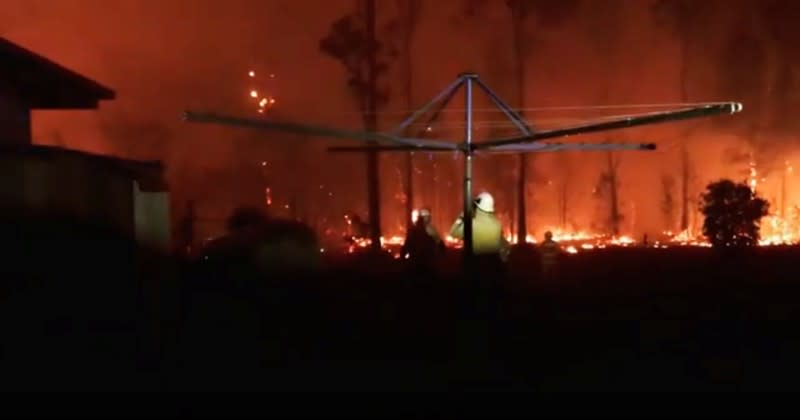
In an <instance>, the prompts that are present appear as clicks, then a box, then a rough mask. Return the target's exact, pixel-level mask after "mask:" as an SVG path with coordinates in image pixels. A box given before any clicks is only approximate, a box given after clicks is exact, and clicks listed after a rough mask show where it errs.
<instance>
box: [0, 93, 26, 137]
mask: <svg viewBox="0 0 800 420" xmlns="http://www.w3.org/2000/svg"><path fill="white" fill-rule="evenodd" d="M0 144H31V112H30V110H29V109H28V108H27V107H25V106H23V105H22V104H21V103H20V102H19V101H17V100H16V99H15V98H14V97H12V96H11V95H8V94H5V93H3V92H2V91H0Z"/></svg>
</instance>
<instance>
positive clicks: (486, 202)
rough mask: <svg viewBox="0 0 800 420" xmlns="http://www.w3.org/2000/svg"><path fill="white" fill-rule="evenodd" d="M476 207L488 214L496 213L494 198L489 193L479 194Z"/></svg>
mask: <svg viewBox="0 0 800 420" xmlns="http://www.w3.org/2000/svg"><path fill="white" fill-rule="evenodd" d="M475 205H476V206H477V207H478V208H479V209H480V210H482V211H485V212H486V213H494V198H493V197H492V195H491V194H489V193H488V192H482V193H480V194H478V198H476V199H475Z"/></svg>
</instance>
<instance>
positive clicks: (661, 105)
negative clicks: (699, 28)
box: [317, 102, 721, 115]
mask: <svg viewBox="0 0 800 420" xmlns="http://www.w3.org/2000/svg"><path fill="white" fill-rule="evenodd" d="M719 103H721V102H672V103H644V104H614V105H570V106H549V107H525V108H511V109H512V110H513V111H516V112H520V111H584V110H606V109H636V108H684V107H700V106H707V105H715V104H719ZM416 111H417V109H396V110H386V111H376V112H374V114H377V115H402V114H411V113H413V112H416ZM472 111H473V112H491V113H503V110H501V109H499V108H496V107H492V108H473V109H472ZM439 112H441V113H464V109H463V108H460V107H456V108H455V109H452V108H445V109H442V110H441V111H439ZM317 114H319V115H364V114H373V113H369V112H359V111H351V112H317Z"/></svg>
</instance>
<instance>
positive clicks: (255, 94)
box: [247, 70, 276, 114]
mask: <svg viewBox="0 0 800 420" xmlns="http://www.w3.org/2000/svg"><path fill="white" fill-rule="evenodd" d="M247 76H248V77H249V78H250V79H255V77H256V72H255V71H253V70H250V71H249V72H248V73H247ZM269 78H270V79H274V78H275V75H274V74H270V75H269ZM250 98H251V99H253V100H255V102H256V106H257V108H256V110H257V112H258V113H259V114H263V113H264V112H265V111H267V110H269V109H270V108H271V107H272V106H273V105H275V102H276V100H275V97H274V96H272V95H268V94H267V95H264V94H261V93H259V90H258V89H255V88H251V89H250Z"/></svg>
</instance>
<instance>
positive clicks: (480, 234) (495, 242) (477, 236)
mask: <svg viewBox="0 0 800 420" xmlns="http://www.w3.org/2000/svg"><path fill="white" fill-rule="evenodd" d="M472 240H473V245H472V249H473V250H474V252H475V254H478V255H481V254H499V253H500V251H501V250H502V247H503V226H502V224H500V221H499V220H497V218H496V217H494V215H492V214H489V213H484V212H480V211H479V212H477V214H476V215H475V218H474V219H473V222H472Z"/></svg>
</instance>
